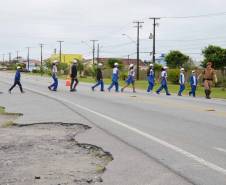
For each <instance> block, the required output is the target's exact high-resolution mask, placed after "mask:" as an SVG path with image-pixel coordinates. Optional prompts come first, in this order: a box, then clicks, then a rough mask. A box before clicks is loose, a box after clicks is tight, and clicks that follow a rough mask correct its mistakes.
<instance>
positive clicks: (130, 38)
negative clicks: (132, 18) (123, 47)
mask: <svg viewBox="0 0 226 185" xmlns="http://www.w3.org/2000/svg"><path fill="white" fill-rule="evenodd" d="M122 35H123V36H126V37H127V38H128V39H129V40H131V41H132V42H134V43H136V41H135V40H133V38H132V37H130V36H129V35H127V34H125V33H123V34H122Z"/></svg>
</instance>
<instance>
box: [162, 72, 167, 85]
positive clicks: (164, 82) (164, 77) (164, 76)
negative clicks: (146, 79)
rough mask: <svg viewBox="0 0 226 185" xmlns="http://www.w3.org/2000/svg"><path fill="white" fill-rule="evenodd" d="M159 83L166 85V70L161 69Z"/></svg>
mask: <svg viewBox="0 0 226 185" xmlns="http://www.w3.org/2000/svg"><path fill="white" fill-rule="evenodd" d="M161 80H162V81H161V84H162V85H167V72H166V71H162V73H161Z"/></svg>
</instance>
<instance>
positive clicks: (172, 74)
mask: <svg viewBox="0 0 226 185" xmlns="http://www.w3.org/2000/svg"><path fill="white" fill-rule="evenodd" d="M179 76H180V70H179V69H169V70H168V80H169V81H170V82H171V83H173V84H178V83H179Z"/></svg>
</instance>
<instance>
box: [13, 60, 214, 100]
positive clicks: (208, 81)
mask: <svg viewBox="0 0 226 185" xmlns="http://www.w3.org/2000/svg"><path fill="white" fill-rule="evenodd" d="M77 64H78V61H77V60H76V59H75V60H73V63H72V65H71V67H70V78H71V82H70V91H71V92H74V91H76V87H77V85H78V83H79V81H78V77H77V74H78V72H77ZM57 65H58V61H57V60H55V61H54V62H53V64H52V78H53V83H52V84H51V85H50V86H48V89H49V90H51V91H57V87H58V77H57V72H58V70H57ZM102 66H103V64H102V63H98V65H97V73H96V81H97V83H96V84H95V85H93V86H92V87H91V89H92V91H94V90H95V88H96V87H98V86H100V91H104V81H103V73H102ZM20 69H21V68H20V67H19V66H18V67H17V71H16V75H15V79H14V84H13V86H12V87H11V88H10V89H9V92H10V93H11V91H12V89H13V88H14V87H15V86H16V85H18V86H19V87H20V91H21V92H22V93H23V92H24V91H23V88H22V85H21V83H20ZM167 69H168V68H167V67H166V66H164V67H163V68H162V71H161V76H160V87H159V88H158V89H157V91H156V93H157V94H160V92H161V91H162V90H163V89H164V90H165V92H166V95H168V96H169V95H171V94H170V92H169V90H168V83H167ZM184 71H185V70H184V68H181V69H180V75H179V91H178V96H182V93H183V91H184V90H185V83H186V80H185V75H184ZM201 75H203V76H204V78H203V82H204V87H205V93H206V98H208V99H209V98H210V93H211V86H212V81H213V78H214V77H215V81H216V82H217V78H216V75H215V72H214V70H213V68H212V63H211V62H209V63H208V64H207V68H206V69H205V70H204V72H203V74H201ZM201 75H200V76H201ZM135 76H136V72H135V68H134V65H133V64H130V65H129V72H128V77H127V79H126V80H125V83H126V84H125V85H124V86H123V87H122V88H121V92H123V91H124V89H125V88H127V87H128V86H129V85H132V88H133V92H134V93H135V92H136V90H135ZM200 76H199V77H200ZM199 77H198V76H197V74H196V71H194V70H193V71H192V73H191V75H190V78H189V82H190V86H191V90H190V92H189V96H193V97H195V96H196V88H197V85H198V78H199ZM147 81H148V88H147V93H151V92H152V91H153V88H154V86H155V73H154V65H153V64H150V66H149V69H148V72H147ZM113 87H115V91H116V92H119V64H118V63H114V68H113V72H112V83H111V85H110V86H109V87H108V88H107V89H108V91H109V92H110V91H111V89H112V88H113Z"/></svg>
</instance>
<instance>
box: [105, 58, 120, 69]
mask: <svg viewBox="0 0 226 185" xmlns="http://www.w3.org/2000/svg"><path fill="white" fill-rule="evenodd" d="M114 63H118V64H119V69H122V68H123V67H124V66H123V63H122V61H121V60H119V59H115V58H110V59H108V66H109V67H110V68H113V67H114Z"/></svg>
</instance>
